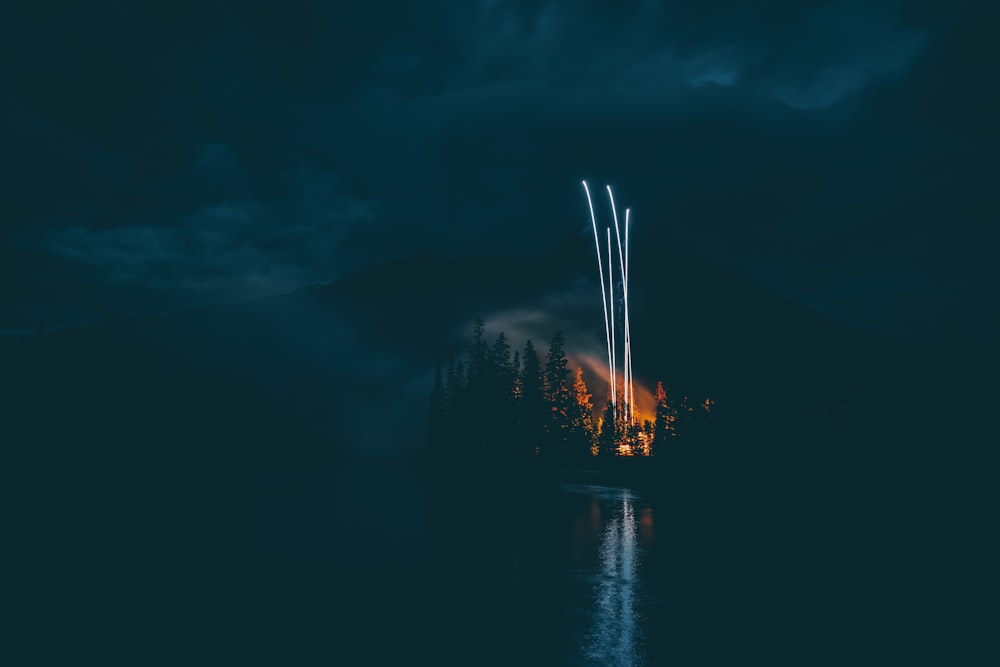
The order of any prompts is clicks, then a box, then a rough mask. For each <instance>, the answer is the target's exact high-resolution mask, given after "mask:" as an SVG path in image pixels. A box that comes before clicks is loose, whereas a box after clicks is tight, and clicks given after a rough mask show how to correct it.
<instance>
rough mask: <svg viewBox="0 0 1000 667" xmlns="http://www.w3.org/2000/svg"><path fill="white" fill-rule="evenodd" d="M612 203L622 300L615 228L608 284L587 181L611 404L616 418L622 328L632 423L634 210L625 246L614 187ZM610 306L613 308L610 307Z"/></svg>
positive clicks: (625, 410) (625, 411)
mask: <svg viewBox="0 0 1000 667" xmlns="http://www.w3.org/2000/svg"><path fill="white" fill-rule="evenodd" d="M606 187H607V191H608V200H609V201H610V203H611V217H612V219H613V221H614V227H615V241H616V244H615V245H616V246H617V248H618V273H619V274H620V276H621V283H620V284H621V301H620V302H619V301H618V300H617V298H616V294H617V293H616V289H615V287H616V282H615V270H614V253H613V251H612V245H611V227H610V226H607V227H605V232H606V243H607V248H608V282H607V284H605V282H604V265H603V259H602V248H601V241H600V235H599V234H598V233H597V216H596V214H595V213H594V202H593V199H592V198H591V196H590V187H589V186H588V185H587V181H583V189H584V191H585V192H586V193H587V206H588V207H589V209H590V224H591V226H592V227H593V230H594V247H595V248H596V250H597V271H598V275H599V276H600V279H601V304H602V307H603V309H604V336H605V341H606V343H607V348H608V376H609V377H608V395H609V396H608V398H609V401H610V402H611V406H612V410H613V414H614V415H615V418H617V415H618V410H619V406H618V341H617V335H616V329H618V328H619V322H620V326H621V334H622V336H621V345H622V356H621V359H622V369H621V370H622V405H621V411H622V415H623V416H624V418H625V419H626V420H628V421H629V422H630V423H633V422H634V418H635V411H634V410H633V407H632V406H633V404H634V403H635V384H634V380H633V373H632V326H631V322H630V321H629V307H628V306H629V300H628V268H629V252H628V250H629V222H630V218H631V209H629V208H626V209H625V242H624V245H623V244H622V234H621V227H620V226H619V223H618V210H617V208H616V207H615V195H614V192H612V190H611V186H610V185H609V186H606ZM609 304H610V307H609Z"/></svg>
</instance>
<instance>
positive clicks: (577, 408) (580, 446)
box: [570, 368, 597, 456]
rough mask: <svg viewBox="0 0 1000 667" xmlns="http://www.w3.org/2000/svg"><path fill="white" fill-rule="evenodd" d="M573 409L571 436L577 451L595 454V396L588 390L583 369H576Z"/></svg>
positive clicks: (583, 454) (582, 453)
mask: <svg viewBox="0 0 1000 667" xmlns="http://www.w3.org/2000/svg"><path fill="white" fill-rule="evenodd" d="M573 397H574V401H573V410H572V419H571V421H570V427H571V428H570V430H571V438H572V443H573V449H574V450H575V453H576V454H578V455H580V456H587V455H593V454H594V453H595V451H596V450H595V447H596V444H597V438H596V435H597V434H596V433H595V432H594V404H593V402H592V401H591V399H592V398H593V396H592V395H591V394H590V392H589V391H587V383H586V382H585V381H584V379H583V369H582V368H577V369H576V376H575V377H574V380H573Z"/></svg>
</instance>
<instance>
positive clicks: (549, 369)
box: [545, 331, 574, 454]
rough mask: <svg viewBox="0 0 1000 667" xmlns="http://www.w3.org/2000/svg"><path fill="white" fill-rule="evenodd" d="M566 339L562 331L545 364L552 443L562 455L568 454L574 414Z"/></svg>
mask: <svg viewBox="0 0 1000 667" xmlns="http://www.w3.org/2000/svg"><path fill="white" fill-rule="evenodd" d="M564 347H565V339H564V337H563V333H562V332H561V331H560V332H558V333H556V335H555V336H553V337H552V341H551V342H550V343H549V353H548V357H547V359H546V363H545V399H546V401H547V403H548V405H549V417H550V418H549V421H548V431H549V434H550V436H551V438H550V439H551V441H552V442H553V444H554V445H555V446H557V447H558V450H557V451H558V452H559V453H560V454H566V453H568V452H567V447H566V444H567V443H568V442H569V441H570V430H571V422H572V413H573V402H574V401H573V392H572V389H571V388H570V381H569V377H570V370H569V360H568V359H567V358H566V351H565V350H564Z"/></svg>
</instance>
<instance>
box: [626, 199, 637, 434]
mask: <svg viewBox="0 0 1000 667" xmlns="http://www.w3.org/2000/svg"><path fill="white" fill-rule="evenodd" d="M631 212H632V209H630V208H627V209H625V365H626V368H627V369H628V395H629V396H630V397H631V398H632V403H635V385H634V384H633V378H632V327H631V325H630V324H629V316H628V313H629V311H628V223H629V213H631ZM629 413H630V414H631V415H632V416H633V422H632V423H633V424H634V423H635V421H634V417H635V410H634V409H633V408H630V409H629Z"/></svg>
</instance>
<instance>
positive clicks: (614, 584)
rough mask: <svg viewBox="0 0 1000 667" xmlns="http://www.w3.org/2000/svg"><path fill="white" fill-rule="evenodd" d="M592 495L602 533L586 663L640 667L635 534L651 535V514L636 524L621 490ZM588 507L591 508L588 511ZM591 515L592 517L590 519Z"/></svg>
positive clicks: (626, 493) (644, 514) (630, 500)
mask: <svg viewBox="0 0 1000 667" xmlns="http://www.w3.org/2000/svg"><path fill="white" fill-rule="evenodd" d="M609 491H610V490H609V489H600V490H599V491H598V490H596V489H595V490H594V498H595V500H596V499H598V498H599V499H600V500H601V501H602V502H600V504H599V507H600V508H601V510H603V511H602V513H601V514H602V515H603V516H602V517H601V518H602V520H603V522H604V530H603V532H602V533H601V537H600V544H599V545H598V550H597V552H598V564H597V565H598V571H597V572H596V577H595V580H596V585H595V590H594V600H593V611H592V613H591V614H590V618H591V623H590V627H589V630H588V632H587V634H586V638H585V640H584V642H583V645H582V648H583V654H584V658H585V659H586V661H587V662H589V663H592V664H597V665H637V664H639V663H640V662H641V654H640V651H639V640H640V635H641V628H640V617H639V615H638V613H637V610H636V598H637V595H638V588H639V572H638V566H639V560H640V553H641V550H640V546H639V539H638V538H639V531H640V529H641V530H643V532H644V533H645V532H646V531H651V530H652V513H651V511H650V510H644V511H643V512H642V522H641V524H642V525H641V526H640V522H639V521H637V520H636V513H635V507H634V497H633V496H632V495H631V494H630V492H629V491H628V490H626V489H617V490H615V491H616V493H609ZM593 506H594V505H593V504H592V508H593ZM592 516H593V515H592Z"/></svg>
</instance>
